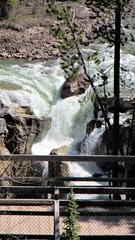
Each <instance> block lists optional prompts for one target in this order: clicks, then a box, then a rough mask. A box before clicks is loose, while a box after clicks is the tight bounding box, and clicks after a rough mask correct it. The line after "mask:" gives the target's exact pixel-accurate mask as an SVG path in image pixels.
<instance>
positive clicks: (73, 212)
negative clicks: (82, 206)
mask: <svg viewBox="0 0 135 240" xmlns="http://www.w3.org/2000/svg"><path fill="white" fill-rule="evenodd" d="M77 207H78V205H77V203H76V202H75V198H74V192H73V189H71V191H70V193H69V197H68V205H67V208H66V214H67V216H66V218H65V220H64V228H63V230H64V233H63V234H62V236H61V237H62V240H79V239H80V238H79V236H78V232H79V229H80V227H79V225H78V222H77V216H78V215H79V213H78V211H77Z"/></svg>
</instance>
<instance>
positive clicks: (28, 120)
mask: <svg viewBox="0 0 135 240" xmlns="http://www.w3.org/2000/svg"><path fill="white" fill-rule="evenodd" d="M49 123H50V119H39V118H38V117H36V116H35V114H34V113H33V112H32V111H31V109H30V107H28V106H19V105H18V104H16V103H12V105H11V106H9V107H7V106H4V105H3V103H0V154H2V155H9V159H10V155H11V154H30V153H31V147H32V145H33V144H34V142H35V141H36V140H37V139H38V137H39V136H40V133H41V132H42V129H43V126H44V127H45V128H46V131H47V128H48V130H49V126H50V124H49ZM46 125H47V127H46ZM40 137H41V136H40ZM40 137H39V139H38V140H40ZM42 172H43V166H42V164H41V162H40V161H39V162H36V163H35V162H34V163H33V162H31V161H27V162H26V161H24V162H23V161H17V162H11V163H10V164H9V162H8V161H2V162H0V174H1V176H2V177H6V176H10V177H32V176H34V177H36V176H40V177H41V176H42ZM0 184H2V185H6V186H7V184H8V185H14V184H15V185H17V184H18V185H19V184H20V185H22V184H23V182H22V183H21V182H20V183H19V182H18V183H16V182H15V183H14V182H12V181H8V183H7V182H5V181H2V182H1V183H0ZM28 184H29V185H32V183H31V182H29V183H28ZM35 184H37V185H39V183H35ZM40 185H41V183H40ZM34 194H36V193H34ZM0 197H2V198H3V197H4V198H7V197H27V198H30V197H38V196H36V195H33V193H28V192H23V194H22V192H21V194H20V193H19V192H16V193H14V194H10V192H1V191H0ZM40 197H41V196H40Z"/></svg>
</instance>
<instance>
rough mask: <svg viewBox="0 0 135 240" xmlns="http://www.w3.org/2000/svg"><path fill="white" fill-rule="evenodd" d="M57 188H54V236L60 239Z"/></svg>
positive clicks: (57, 239) (56, 239)
mask: <svg viewBox="0 0 135 240" xmlns="http://www.w3.org/2000/svg"><path fill="white" fill-rule="evenodd" d="M59 207H60V206H59V188H55V189H54V236H55V240H60V208H59Z"/></svg>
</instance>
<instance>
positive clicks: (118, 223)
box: [0, 205, 135, 235]
mask: <svg viewBox="0 0 135 240" xmlns="http://www.w3.org/2000/svg"><path fill="white" fill-rule="evenodd" d="M134 210H135V209H134V207H130V208H129V207H128V209H127V208H126V207H122V208H119V210H118V209H116V208H115V207H111V208H110V207H109V208H106V207H96V208H95V207H94V208H93V207H88V208H87V207H85V208H84V209H83V213H84V214H83V215H82V214H80V216H79V219H78V220H79V224H80V234H81V235H100V234H101V235H103V234H106V235H131V234H135V211H134ZM0 211H2V212H3V214H2V215H0V234H7V235H18V234H20V235H23V234H25V235H27V234H28V235H31V234H34V235H45V234H47V235H53V234H54V217H53V216H51V215H53V206H48V205H42V206H0ZM9 211H11V214H12V215H10V214H9V213H8V214H6V213H7V212H9ZM16 211H19V212H20V215H19V214H17V215H16ZM23 211H26V213H25V214H24V213H23ZM31 211H33V212H34V213H33V215H29V214H28V213H29V212H31ZM21 212H22V213H23V214H22V213H21ZM36 212H38V215H37V214H36ZM40 212H41V214H40ZM49 212H50V213H51V215H50V216H49V215H46V214H48V213H49ZM116 212H119V214H118V216H117V214H116ZM125 212H126V213H127V212H128V213H129V214H128V216H124V213H125ZM13 213H14V215H13ZM99 213H101V216H99ZM120 213H121V215H122V216H119V215H120ZM103 214H104V215H103ZM115 214H116V215H115ZM93 215H94V216H93ZM60 226H61V232H62V227H63V217H60Z"/></svg>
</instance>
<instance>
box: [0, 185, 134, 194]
mask: <svg viewBox="0 0 135 240" xmlns="http://www.w3.org/2000/svg"><path fill="white" fill-rule="evenodd" d="M57 188H59V190H60V191H62V192H63V193H68V192H69V191H70V189H71V188H72V189H73V191H74V193H84V194H85V193H86V194H87V193H100V194H105V193H112V194H113V193H134V192H135V188H133V187H132V188H131V187H130V188H129V187H128V188H126V187H108V186H100V187H99V186H70V187H65V186H63V187H62V186H57ZM0 189H1V190H7V191H12V192H14V191H16V190H19V191H20V190H29V191H36V192H42V193H54V189H55V187H49V186H45V187H44V186H0Z"/></svg>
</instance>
